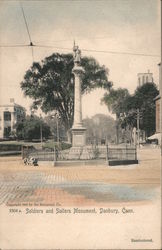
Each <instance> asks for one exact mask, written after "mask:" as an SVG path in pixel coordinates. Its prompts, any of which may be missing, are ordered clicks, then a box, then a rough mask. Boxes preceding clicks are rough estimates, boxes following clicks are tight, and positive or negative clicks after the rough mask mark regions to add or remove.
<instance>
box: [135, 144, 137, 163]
mask: <svg viewBox="0 0 162 250" xmlns="http://www.w3.org/2000/svg"><path fill="white" fill-rule="evenodd" d="M135 160H137V147H135Z"/></svg>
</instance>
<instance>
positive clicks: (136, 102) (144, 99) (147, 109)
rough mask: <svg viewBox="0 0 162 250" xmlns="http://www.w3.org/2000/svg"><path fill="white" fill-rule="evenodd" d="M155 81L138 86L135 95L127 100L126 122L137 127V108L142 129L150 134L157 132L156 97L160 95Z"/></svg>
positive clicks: (147, 134)
mask: <svg viewBox="0 0 162 250" xmlns="http://www.w3.org/2000/svg"><path fill="white" fill-rule="evenodd" d="M158 93H159V92H158V90H157V87H156V85H155V83H145V84H144V85H142V86H140V87H137V89H136V90H135V93H134V95H132V96H131V97H130V98H128V99H127V100H126V101H125V107H126V123H128V124H131V125H132V126H134V127H136V124H137V109H139V112H140V129H142V130H144V131H145V132H146V136H147V137H148V136H150V135H151V134H153V133H154V132H155V102H154V98H155V97H156V96H157V95H158Z"/></svg>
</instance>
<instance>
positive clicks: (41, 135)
mask: <svg viewBox="0 0 162 250" xmlns="http://www.w3.org/2000/svg"><path fill="white" fill-rule="evenodd" d="M40 140H41V149H43V133H42V116H41V115H40Z"/></svg>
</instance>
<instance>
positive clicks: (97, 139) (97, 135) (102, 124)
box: [83, 114, 115, 143]
mask: <svg viewBox="0 0 162 250" xmlns="http://www.w3.org/2000/svg"><path fill="white" fill-rule="evenodd" d="M83 123H84V126H85V127H86V128H87V131H86V134H87V143H101V140H102V139H104V140H105V142H106V141H109V142H111V141H114V139H115V138H114V134H115V126H114V125H115V121H114V119H113V118H112V117H110V116H107V115H103V114H96V115H94V116H93V117H92V118H86V119H84V120H83Z"/></svg>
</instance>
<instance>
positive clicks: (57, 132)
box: [51, 111, 60, 145]
mask: <svg viewBox="0 0 162 250" xmlns="http://www.w3.org/2000/svg"><path fill="white" fill-rule="evenodd" d="M51 118H56V135H57V144H58V145H59V141H60V136H59V118H60V116H59V113H58V111H56V112H55V113H54V114H53V115H51ZM54 121H55V120H54ZM54 130H55V126H54Z"/></svg>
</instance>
